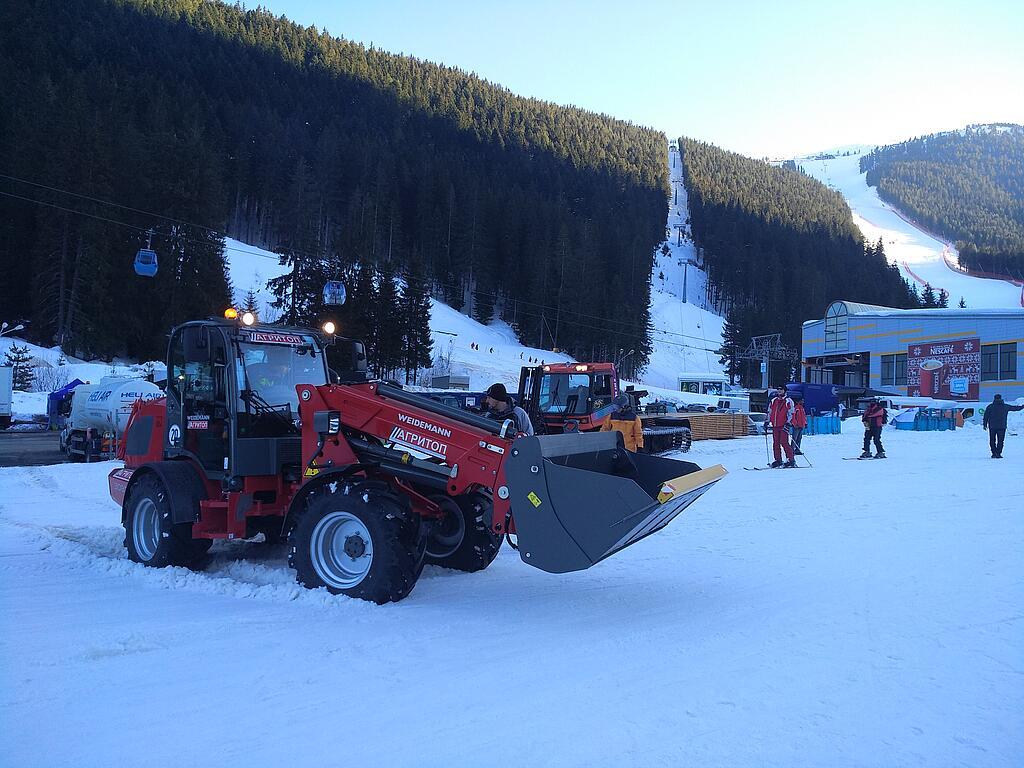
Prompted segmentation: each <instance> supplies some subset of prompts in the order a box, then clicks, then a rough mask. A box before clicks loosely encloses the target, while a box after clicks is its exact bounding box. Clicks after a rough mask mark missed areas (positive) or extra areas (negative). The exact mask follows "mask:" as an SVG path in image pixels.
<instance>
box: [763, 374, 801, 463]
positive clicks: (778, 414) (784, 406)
mask: <svg viewBox="0 0 1024 768" xmlns="http://www.w3.org/2000/svg"><path fill="white" fill-rule="evenodd" d="M795 412H796V406H795V404H794V403H793V400H792V398H790V397H788V396H787V395H786V390H785V389H783V388H782V387H777V388H776V389H775V397H773V398H772V400H771V402H770V403H768V425H769V426H770V427H771V428H772V450H773V452H774V454H775V461H773V462H772V463H771V466H772V467H786V468H789V467H795V466H796V459H794V458H793V446H792V445H790V444H789V431H788V430H789V427H790V425H792V423H793V414H794V413H795ZM783 451H785V452H786V463H785V464H783V463H782V452H783Z"/></svg>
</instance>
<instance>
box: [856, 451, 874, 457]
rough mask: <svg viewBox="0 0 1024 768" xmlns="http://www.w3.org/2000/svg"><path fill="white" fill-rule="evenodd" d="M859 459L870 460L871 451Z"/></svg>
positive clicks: (865, 452)
mask: <svg viewBox="0 0 1024 768" xmlns="http://www.w3.org/2000/svg"><path fill="white" fill-rule="evenodd" d="M857 458H860V459H870V458H871V451H864V453H862V454H861V455H860V456H858V457H857Z"/></svg>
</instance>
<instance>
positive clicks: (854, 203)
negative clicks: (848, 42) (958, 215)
mask: <svg viewBox="0 0 1024 768" xmlns="http://www.w3.org/2000/svg"><path fill="white" fill-rule="evenodd" d="M796 162H797V164H798V165H800V166H802V167H803V169H804V171H805V172H806V173H807V174H808V175H810V176H813V177H814V178H816V179H818V180H819V181H822V182H824V183H825V184H828V185H829V186H830V187H833V188H834V189H837V190H839V191H840V192H841V193H842V194H843V197H845V198H846V202H847V203H848V204H849V206H850V209H851V210H852V211H853V220H854V222H855V223H856V224H857V226H858V227H860V230H861V232H863V233H864V237H865V238H866V239H867V240H868V241H870V242H872V243H875V242H878V238H879V237H881V238H882V242H883V244H884V245H885V253H886V255H887V256H888V257H889V260H890V261H894V262H895V263H896V264H897V265H899V268H900V271H901V272H902V273H903V276H904V277H905V278H907V280H909V281H911V282H912V283H917V286H918V288H919V289H921V288H923V287H924V284H925V283H929V284H930V285H931V286H932V288H934V289H935V292H936V293H938V291H939V289H945V290H946V291H948V292H949V301H950V306H956V305H957V304H958V303H959V302H960V299H961V297H962V298H963V299H964V302H965V303H966V304H967V306H968V308H974V309H981V308H987V307H994V308H995V307H1020V306H1021V300H1022V298H1024V293H1022V289H1021V286H1019V285H1014V284H1013V283H1010V282H1006V281H1003V280H990V279H987V278H979V277H971V276H969V275H965V274H963V273H962V272H959V271H957V270H956V269H953V268H952V267H950V266H949V264H947V259H948V260H949V262H950V263H952V264H954V265H955V264H956V263H957V262H956V259H957V253H956V249H955V248H954V247H953V246H952V245H951V244H950V243H947V242H945V241H943V240H941V239H938V238H936V237H934V236H932V235H930V234H928V233H927V232H924V231H922V230H920V229H918V228H917V227H916V226H914V225H913V224H912V223H911V222H910V221H909V220H907V219H906V218H905V217H904V216H903V214H901V213H900V212H899V211H898V210H896V209H895V208H893V207H892V206H890V205H889V204H888V203H885V202H883V201H882V200H881V199H880V198H879V197H878V191H877V190H876V189H875V188H874V187H869V186H868V185H867V182H866V181H865V174H863V173H861V172H860V155H859V154H856V155H850V156H848V157H836V158H835V159H832V160H809V159H803V158H798V159H797V160H796Z"/></svg>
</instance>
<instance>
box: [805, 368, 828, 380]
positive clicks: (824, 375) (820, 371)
mask: <svg viewBox="0 0 1024 768" xmlns="http://www.w3.org/2000/svg"><path fill="white" fill-rule="evenodd" d="M808 374H809V378H808V379H807V381H808V382H810V383H811V384H831V383H832V370H831V369H829V368H811V369H809V371H808Z"/></svg>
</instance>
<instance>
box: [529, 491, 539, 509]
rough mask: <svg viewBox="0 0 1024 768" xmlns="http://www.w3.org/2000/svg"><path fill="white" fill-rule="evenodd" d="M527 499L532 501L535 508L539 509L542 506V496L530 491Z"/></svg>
mask: <svg viewBox="0 0 1024 768" xmlns="http://www.w3.org/2000/svg"><path fill="white" fill-rule="evenodd" d="M526 498H528V499H529V500H530V503H531V504H533V506H535V507H539V506H540V496H538V495H537V494H536V493H534V492H533V491H530V492H529V493H528V494H527V495H526Z"/></svg>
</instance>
